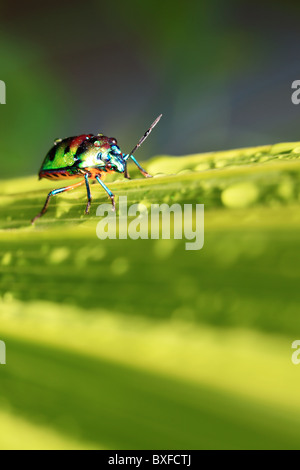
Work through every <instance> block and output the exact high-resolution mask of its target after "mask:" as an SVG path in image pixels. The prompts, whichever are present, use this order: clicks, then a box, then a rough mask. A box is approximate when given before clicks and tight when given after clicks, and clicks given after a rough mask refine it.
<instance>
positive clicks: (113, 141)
mask: <svg viewBox="0 0 300 470" xmlns="http://www.w3.org/2000/svg"><path fill="white" fill-rule="evenodd" d="M110 140H111V143H112V144H113V145H116V143H117V141H116V139H115V138H114V137H111V138H110Z"/></svg>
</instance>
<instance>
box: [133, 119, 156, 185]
mask: <svg viewBox="0 0 300 470" xmlns="http://www.w3.org/2000/svg"><path fill="white" fill-rule="evenodd" d="M161 117H162V114H160V115H159V116H158V117H157V118H156V119H155V121H154V122H153V123H152V124H151V126H150V127H149V129H148V130H147V131H146V132H145V134H144V135H143V137H141V138H140V140H139V141H138V143H137V144H136V146H135V147H134V148H133V149H132V150H131V152H130V153H128V154H127V155H125V157H124V160H125V162H126V164H125V178H129V174H128V171H127V160H128V158H131V156H132V155H133V154H134V152H135V151H136V150H137V149H138V148H139V147H140V146H141V145H142V143H143V142H145V140H146V139H147V137H148V135H149V134H150V132H151V131H152V129H153V128H154V127H155V126H156V124H157V123H158V122H159V121H160V119H161ZM132 160H133V161H134V162H135V163H136V160H135V159H133V158H132ZM149 176H150V175H149Z"/></svg>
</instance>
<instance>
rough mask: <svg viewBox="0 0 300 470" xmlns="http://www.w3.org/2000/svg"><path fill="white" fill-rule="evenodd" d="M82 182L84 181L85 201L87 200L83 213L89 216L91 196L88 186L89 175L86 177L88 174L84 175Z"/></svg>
mask: <svg viewBox="0 0 300 470" xmlns="http://www.w3.org/2000/svg"><path fill="white" fill-rule="evenodd" d="M84 180H85V186H86V192H87V199H88V202H87V205H86V209H85V213H86V214H89V213H90V207H91V203H92V195H91V188H90V184H89V175H88V173H86V174H85V175H84Z"/></svg>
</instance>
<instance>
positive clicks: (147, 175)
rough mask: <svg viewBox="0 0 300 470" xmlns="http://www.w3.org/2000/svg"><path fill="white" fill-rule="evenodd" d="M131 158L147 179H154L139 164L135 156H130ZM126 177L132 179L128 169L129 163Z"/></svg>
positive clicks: (125, 173)
mask: <svg viewBox="0 0 300 470" xmlns="http://www.w3.org/2000/svg"><path fill="white" fill-rule="evenodd" d="M129 158H131V160H132V161H133V162H134V163H135V164H136V166H137V167H138V169H139V170H140V172H141V173H142V175H143V176H145V178H152V175H149V173H148V172H147V171H146V170H144V168H143V167H142V166H141V165H140V164H139V162H138V161H137V160H136V159H135V158H134V156H133V155H129ZM124 176H125V178H128V179H130V176H129V172H128V169H127V161H126V166H125V172H124Z"/></svg>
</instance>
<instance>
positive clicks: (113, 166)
mask: <svg viewBox="0 0 300 470" xmlns="http://www.w3.org/2000/svg"><path fill="white" fill-rule="evenodd" d="M105 139H106V141H105V143H103V144H102V145H101V146H100V148H99V150H100V152H99V154H98V159H99V160H101V162H103V163H104V164H105V168H106V170H108V171H116V172H118V173H123V172H124V170H125V161H124V160H123V155H122V152H121V150H120V148H119V146H118V143H117V141H116V139H114V138H113V137H111V138H105ZM94 145H96V143H94Z"/></svg>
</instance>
